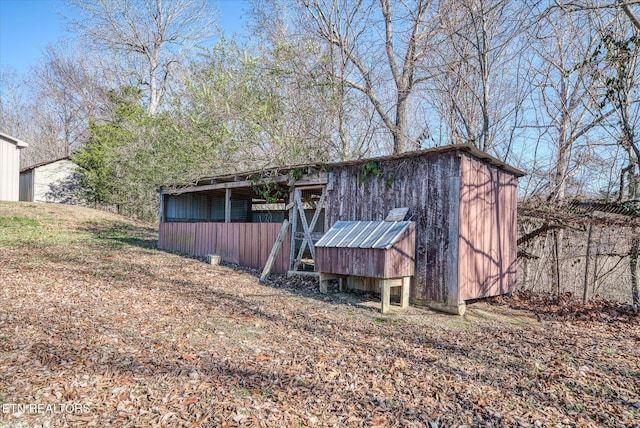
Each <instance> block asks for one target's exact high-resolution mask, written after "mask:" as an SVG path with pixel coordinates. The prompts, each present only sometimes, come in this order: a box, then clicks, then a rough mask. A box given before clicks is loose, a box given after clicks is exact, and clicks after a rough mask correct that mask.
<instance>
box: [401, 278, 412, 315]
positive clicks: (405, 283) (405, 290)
mask: <svg viewBox="0 0 640 428" xmlns="http://www.w3.org/2000/svg"><path fill="white" fill-rule="evenodd" d="M410 293H411V277H410V276H405V277H404V278H402V294H401V297H400V307H401V308H403V309H404V308H408V307H409V295H410Z"/></svg>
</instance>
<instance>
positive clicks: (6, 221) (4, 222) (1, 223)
mask: <svg viewBox="0 0 640 428" xmlns="http://www.w3.org/2000/svg"><path fill="white" fill-rule="evenodd" d="M36 226H40V222H39V221H38V220H36V219H33V218H27V217H0V227H8V228H12V229H17V228H21V227H36Z"/></svg>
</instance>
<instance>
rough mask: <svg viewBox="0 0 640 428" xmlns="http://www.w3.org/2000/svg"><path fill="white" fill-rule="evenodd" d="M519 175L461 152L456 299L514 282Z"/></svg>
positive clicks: (478, 295) (495, 290)
mask: <svg viewBox="0 0 640 428" xmlns="http://www.w3.org/2000/svg"><path fill="white" fill-rule="evenodd" d="M516 198H517V178H516V177H514V176H513V175H511V174H508V173H506V172H503V171H500V170H499V169H497V168H495V167H492V166H490V165H486V164H483V163H480V162H477V161H475V160H474V159H471V158H468V157H463V160H462V182H461V205H460V240H459V246H460V250H459V251H460V252H459V254H460V264H459V271H458V274H459V287H460V288H459V296H460V300H468V299H476V298H481V297H487V296H495V295H499V294H504V293H507V292H511V291H514V290H515V286H516V270H515V266H516V257H517V245H516V234H517V229H516V223H515V216H516Z"/></svg>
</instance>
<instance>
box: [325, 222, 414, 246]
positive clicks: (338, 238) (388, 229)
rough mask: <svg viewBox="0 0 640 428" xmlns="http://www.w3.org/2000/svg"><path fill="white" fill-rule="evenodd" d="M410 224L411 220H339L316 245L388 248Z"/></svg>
mask: <svg viewBox="0 0 640 428" xmlns="http://www.w3.org/2000/svg"><path fill="white" fill-rule="evenodd" d="M410 225H411V222H410V221H337V222H336V223H335V224H334V225H333V226H332V227H331V229H329V230H328V231H327V233H325V234H324V235H323V236H322V238H320V240H319V241H318V242H316V244H315V246H316V247H325V248H376V249H384V250H388V249H389V248H391V247H392V246H393V244H395V243H396V241H397V240H398V239H399V238H400V237H401V236H402V234H403V233H404V232H405V231H406V230H407V229H408V228H409V226H410Z"/></svg>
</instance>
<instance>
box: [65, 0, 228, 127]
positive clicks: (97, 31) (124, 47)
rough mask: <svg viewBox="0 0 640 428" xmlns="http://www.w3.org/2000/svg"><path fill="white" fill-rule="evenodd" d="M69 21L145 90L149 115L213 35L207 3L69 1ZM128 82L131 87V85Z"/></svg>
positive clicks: (175, 0)
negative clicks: (73, 11)
mask: <svg viewBox="0 0 640 428" xmlns="http://www.w3.org/2000/svg"><path fill="white" fill-rule="evenodd" d="M70 3H71V5H73V6H75V7H76V8H77V10H78V13H79V17H78V18H77V19H69V21H70V23H71V26H72V28H73V29H74V30H76V31H78V32H79V33H80V34H81V35H82V36H83V38H84V40H85V41H87V42H88V43H89V44H90V45H92V46H95V47H97V48H99V49H100V50H102V51H103V52H109V53H111V54H113V56H114V64H113V65H114V66H118V67H120V71H121V72H122V73H123V74H124V76H125V79H129V80H130V79H134V80H135V83H136V84H138V85H140V86H141V87H143V88H146V90H147V93H148V106H147V111H148V113H149V114H150V115H153V114H155V113H156V112H157V110H158V108H159V106H160V102H161V100H162V97H163V95H164V94H165V93H166V92H167V89H168V85H169V82H170V78H171V76H172V74H173V73H174V71H175V70H176V68H177V67H178V66H179V65H180V64H181V63H182V61H183V59H184V56H185V54H186V53H188V52H189V51H190V49H191V48H192V47H194V45H195V44H197V43H199V42H202V41H203V40H205V39H207V38H208V37H210V36H211V31H212V28H213V24H214V19H215V16H216V15H215V13H214V11H213V10H212V9H211V7H210V2H209V1H208V0H70ZM127 83H131V82H130V81H129V82H127Z"/></svg>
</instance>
